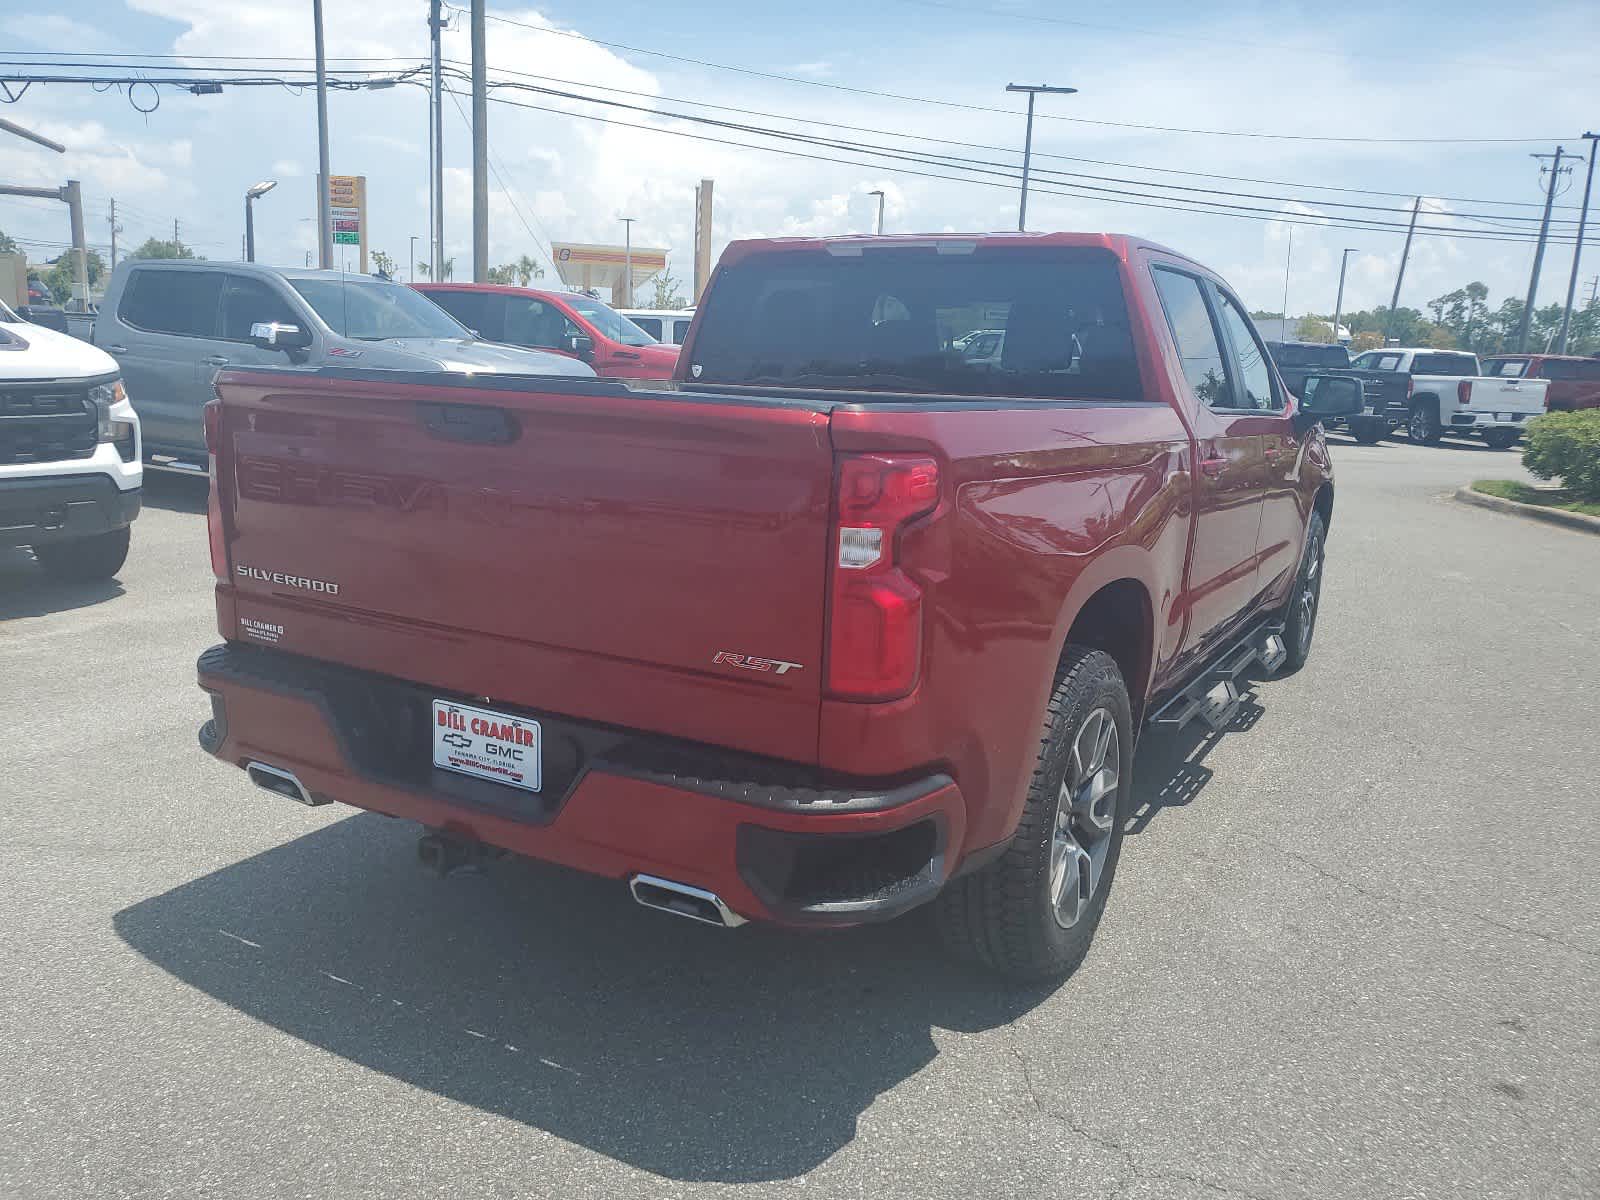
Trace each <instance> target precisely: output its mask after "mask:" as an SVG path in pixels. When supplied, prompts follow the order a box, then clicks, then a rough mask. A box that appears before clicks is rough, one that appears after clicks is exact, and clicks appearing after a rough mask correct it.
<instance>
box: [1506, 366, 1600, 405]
mask: <svg viewBox="0 0 1600 1200" xmlns="http://www.w3.org/2000/svg"><path fill="white" fill-rule="evenodd" d="M1483 373H1484V374H1485V375H1496V376H1501V377H1503V378H1511V379H1548V380H1549V381H1550V389H1549V391H1547V392H1545V394H1544V406H1545V409H1546V410H1547V411H1549V412H1572V411H1575V410H1576V409H1580V408H1600V357H1596V358H1584V357H1582V356H1581V355H1576V354H1498V355H1496V356H1495V357H1493V358H1486V359H1484V360H1483Z"/></svg>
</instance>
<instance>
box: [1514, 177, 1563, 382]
mask: <svg viewBox="0 0 1600 1200" xmlns="http://www.w3.org/2000/svg"><path fill="white" fill-rule="evenodd" d="M1565 154H1566V150H1565V148H1564V147H1561V146H1557V147H1556V152H1555V154H1554V155H1549V154H1535V155H1533V156H1532V157H1534V158H1552V157H1553V158H1554V159H1555V162H1554V163H1553V164H1552V165H1551V167H1550V186H1549V187H1547V188H1545V190H1544V219H1543V220H1542V221H1540V222H1539V241H1538V243H1537V244H1536V245H1535V246H1534V248H1533V271H1532V272H1531V273H1530V274H1529V275H1528V299H1527V301H1526V302H1525V303H1524V304H1523V306H1522V320H1521V322H1520V323H1519V324H1518V325H1517V352H1518V353H1521V352H1522V350H1523V349H1524V347H1526V345H1527V342H1528V326H1529V325H1530V324H1532V322H1533V301H1534V296H1535V295H1536V294H1537V293H1538V291H1539V268H1540V267H1541V266H1543V265H1544V247H1545V243H1546V242H1547V241H1548V240H1549V238H1550V209H1551V207H1552V206H1553V205H1554V204H1555V202H1556V182H1557V181H1558V180H1559V179H1560V178H1561V159H1562V157H1563V155H1565ZM1539 170H1540V171H1541V172H1543V170H1544V168H1543V167H1540V168H1539ZM1568 170H1571V168H1570V167H1569V168H1568Z"/></svg>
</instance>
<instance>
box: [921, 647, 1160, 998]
mask: <svg viewBox="0 0 1600 1200" xmlns="http://www.w3.org/2000/svg"><path fill="white" fill-rule="evenodd" d="M1103 714H1108V716H1107V715H1103ZM1108 720H1109V722H1110V724H1111V725H1112V726H1113V728H1114V731H1115V735H1116V743H1115V747H1116V749H1115V759H1116V769H1117V776H1116V779H1115V781H1114V793H1113V790H1112V789H1107V790H1106V792H1105V793H1104V795H1103V796H1102V797H1101V799H1100V801H1098V802H1094V803H1091V805H1090V807H1091V808H1093V809H1095V810H1096V812H1097V813H1098V814H1099V819H1100V820H1102V821H1103V820H1104V818H1105V817H1106V816H1109V818H1110V827H1109V830H1106V831H1103V832H1101V833H1100V834H1099V836H1100V837H1103V838H1104V839H1105V841H1104V843H1103V849H1102V848H1101V847H1102V843H1101V842H1099V841H1098V840H1097V841H1096V842H1095V845H1094V849H1093V851H1092V852H1089V851H1085V852H1084V853H1083V856H1082V857H1083V860H1084V861H1085V862H1087V861H1088V860H1089V859H1090V858H1092V857H1093V856H1094V855H1100V856H1101V863H1102V865H1101V866H1100V868H1099V873H1098V875H1097V876H1095V877H1094V880H1093V882H1086V880H1085V877H1082V876H1080V875H1079V874H1078V872H1077V870H1076V868H1075V869H1074V871H1073V874H1072V878H1071V879H1069V880H1067V887H1073V885H1074V883H1076V884H1077V885H1078V886H1077V887H1076V888H1075V889H1074V891H1073V892H1072V895H1074V896H1075V897H1077V900H1076V901H1075V906H1076V907H1077V910H1078V911H1077V913H1076V918H1075V920H1074V921H1073V923H1072V924H1070V925H1063V924H1062V923H1061V920H1060V919H1058V916H1057V907H1056V904H1055V901H1054V899H1053V894H1052V892H1053V885H1054V879H1053V877H1052V864H1053V857H1052V851H1053V848H1054V847H1055V846H1056V845H1057V836H1058V835H1057V826H1058V821H1059V820H1060V817H1059V813H1060V811H1061V804H1062V800H1063V795H1064V791H1065V785H1066V784H1068V783H1069V782H1071V783H1073V784H1074V788H1075V790H1079V792H1080V796H1081V795H1084V794H1087V791H1088V785H1089V783H1090V780H1085V779H1070V778H1069V772H1072V773H1073V774H1074V775H1076V774H1077V764H1076V760H1075V759H1074V756H1073V743H1074V741H1075V740H1076V739H1078V738H1079V737H1080V736H1085V735H1090V734H1091V726H1090V722H1091V721H1094V722H1099V724H1097V725H1096V726H1095V727H1094V732H1095V734H1098V733H1099V732H1102V731H1103V729H1104V723H1105V722H1106V721H1108ZM1132 724H1133V721H1132V713H1131V708H1130V705H1129V703H1128V689H1127V686H1126V685H1125V684H1124V683H1123V680H1122V672H1121V671H1119V670H1118V669H1117V664H1116V661H1115V660H1114V659H1112V657H1111V656H1110V655H1109V654H1106V653H1105V652H1104V651H1102V650H1091V649H1088V648H1087V647H1084V646H1068V647H1067V648H1066V651H1065V652H1064V653H1063V655H1062V657H1061V665H1060V667H1059V668H1057V670H1056V678H1055V685H1054V687H1053V688H1052V690H1051V693H1050V703H1049V705H1048V706H1047V707H1046V709H1045V718H1044V729H1043V730H1042V732H1041V734H1040V739H1039V755H1038V760H1037V762H1036V764H1035V766H1034V772H1033V779H1032V781H1031V783H1030V784H1029V786H1028V796H1027V800H1026V802H1025V803H1024V805H1023V809H1022V819H1021V821H1020V822H1019V823H1018V825H1017V832H1016V836H1015V837H1014V838H1013V839H1012V841H1011V844H1010V846H1008V847H1007V848H1006V852H1005V853H1004V854H1003V855H1001V857H1000V858H998V859H996V860H995V861H994V862H992V863H990V864H989V865H988V866H986V867H984V868H983V869H981V870H979V871H976V872H974V873H973V874H971V875H967V876H964V877H962V878H960V879H957V880H954V881H952V882H951V884H950V885H949V886H948V887H947V888H945V890H944V893H943V894H942V895H941V896H940V897H939V901H938V904H937V906H936V908H937V919H938V924H939V928H940V932H941V933H942V934H943V936H944V940H945V943H946V944H947V945H948V946H949V947H950V949H951V951H952V952H954V953H955V954H956V955H958V956H959V957H961V958H964V959H967V960H969V961H973V962H976V963H978V964H980V965H982V966H984V967H987V968H989V969H991V970H993V971H996V972H998V973H1000V974H1002V975H1005V976H1007V977H1009V978H1011V979H1016V980H1046V979H1062V978H1064V977H1066V976H1067V975H1069V974H1071V973H1072V972H1073V971H1074V970H1076V969H1077V967H1078V965H1079V964H1080V963H1081V962H1082V961H1083V958H1084V955H1086V954H1087V953H1088V952H1089V944H1090V942H1092V941H1093V940H1094V933H1095V930H1096V929H1097V928H1098V927H1099V925H1100V917H1101V914H1102V913H1104V912H1105V906H1106V898H1107V896H1108V895H1109V894H1110V892H1111V884H1112V881H1113V879H1114V877H1115V875H1116V869H1117V859H1118V858H1119V857H1120V856H1121V852H1122V835H1123V827H1124V826H1125V825H1126V824H1127V820H1128V816H1129V812H1130V810H1131V807H1132V801H1131V799H1130V797H1131V795H1132V787H1131V784H1132V776H1133V728H1132ZM1112 757H1113V756H1112V754H1111V752H1110V748H1109V747H1107V749H1106V751H1105V752H1104V758H1105V761H1106V762H1107V764H1108V765H1109V761H1110V759H1111V758H1112ZM1096 777H1102V773H1100V772H1096V773H1095V776H1094V777H1091V778H1096ZM1078 785H1084V786H1083V787H1082V788H1081V789H1079V788H1078ZM1074 811H1075V806H1072V805H1070V804H1069V808H1068V812H1069V814H1070V813H1072V812H1074ZM1073 836H1074V835H1073V834H1071V833H1068V834H1067V837H1068V839H1069V840H1071V838H1072V837H1073ZM1078 836H1080V837H1081V835H1078ZM1074 844H1076V843H1074ZM1065 861H1070V862H1073V863H1077V862H1078V861H1079V859H1077V858H1070V857H1069V859H1067V860H1065ZM1085 869H1087V868H1085ZM1085 887H1087V889H1088V895H1087V898H1086V899H1085V898H1084V897H1083V889H1084V888H1085Z"/></svg>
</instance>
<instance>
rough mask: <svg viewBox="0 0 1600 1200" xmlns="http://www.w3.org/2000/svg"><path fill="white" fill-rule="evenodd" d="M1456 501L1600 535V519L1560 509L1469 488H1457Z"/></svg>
mask: <svg viewBox="0 0 1600 1200" xmlns="http://www.w3.org/2000/svg"><path fill="white" fill-rule="evenodd" d="M1456 499H1457V500H1459V501H1461V502H1462V503H1463V504H1475V505H1477V506H1478V507H1479V508H1492V509H1494V511H1495V512H1503V513H1509V514H1511V515H1512V516H1514V517H1532V518H1533V519H1534V520H1535V521H1545V522H1548V523H1549V524H1551V525H1565V526H1566V527H1567V528H1568V529H1579V530H1582V531H1583V532H1584V533H1600V517H1591V516H1588V515H1587V514H1585V513H1575V512H1567V511H1566V510H1565V509H1560V508H1541V507H1539V506H1538V505H1537V504H1523V503H1520V502H1519V501H1516V500H1507V499H1506V498H1505V497H1503V496H1491V495H1489V494H1488V493H1487V492H1478V491H1474V490H1473V489H1472V488H1471V487H1470V486H1467V487H1458V488H1457V489H1456Z"/></svg>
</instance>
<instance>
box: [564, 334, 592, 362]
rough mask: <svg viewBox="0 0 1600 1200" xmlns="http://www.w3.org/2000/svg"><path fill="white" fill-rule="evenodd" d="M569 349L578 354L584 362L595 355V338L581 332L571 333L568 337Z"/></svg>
mask: <svg viewBox="0 0 1600 1200" xmlns="http://www.w3.org/2000/svg"><path fill="white" fill-rule="evenodd" d="M567 349H568V350H570V351H572V353H574V354H576V355H577V356H578V357H579V358H581V359H583V361H584V362H588V361H589V360H590V359H591V358H593V357H594V339H593V338H592V337H585V336H584V335H583V334H581V333H574V334H571V335H570V336H569V337H568V338H567Z"/></svg>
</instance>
